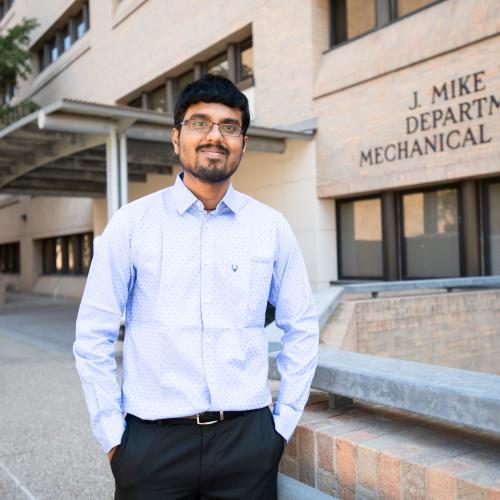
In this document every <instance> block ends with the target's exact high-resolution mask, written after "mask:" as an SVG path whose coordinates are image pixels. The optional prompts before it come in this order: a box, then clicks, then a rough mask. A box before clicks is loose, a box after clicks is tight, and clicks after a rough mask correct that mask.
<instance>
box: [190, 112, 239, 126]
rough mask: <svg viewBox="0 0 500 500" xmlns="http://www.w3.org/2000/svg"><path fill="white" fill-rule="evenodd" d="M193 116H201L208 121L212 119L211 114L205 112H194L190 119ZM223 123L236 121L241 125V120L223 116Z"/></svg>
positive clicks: (235, 122)
mask: <svg viewBox="0 0 500 500" xmlns="http://www.w3.org/2000/svg"><path fill="white" fill-rule="evenodd" d="M192 118H201V119H203V120H207V121H210V120H211V118H210V116H208V115H205V114H203V113H194V114H192V115H191V116H190V117H189V118H188V119H189V120H191V119H192ZM221 123H234V124H236V125H239V126H240V122H239V120H236V119H234V118H223V119H222V120H221Z"/></svg>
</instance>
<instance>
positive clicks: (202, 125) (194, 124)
mask: <svg viewBox="0 0 500 500" xmlns="http://www.w3.org/2000/svg"><path fill="white" fill-rule="evenodd" d="M191 126H192V127H196V128H205V127H207V126H208V122H205V121H203V120H191Z"/></svg>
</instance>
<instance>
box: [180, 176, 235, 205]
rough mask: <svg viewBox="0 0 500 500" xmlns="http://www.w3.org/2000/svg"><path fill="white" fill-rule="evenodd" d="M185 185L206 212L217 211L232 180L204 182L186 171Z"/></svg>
mask: <svg viewBox="0 0 500 500" xmlns="http://www.w3.org/2000/svg"><path fill="white" fill-rule="evenodd" d="M183 181H184V185H185V186H186V187H187V188H188V189H189V191H191V192H192V193H193V194H194V195H195V196H196V198H198V199H199V200H200V201H201V202H202V203H203V206H204V207H205V210H215V208H216V207H217V205H218V204H219V201H220V200H222V198H223V197H224V195H225V194H226V191H227V188H228V187H229V183H230V179H226V180H225V181H222V182H217V183H211V182H204V181H201V180H200V179H198V178H197V177H194V176H193V175H191V174H190V173H189V172H187V171H186V170H184V176H183Z"/></svg>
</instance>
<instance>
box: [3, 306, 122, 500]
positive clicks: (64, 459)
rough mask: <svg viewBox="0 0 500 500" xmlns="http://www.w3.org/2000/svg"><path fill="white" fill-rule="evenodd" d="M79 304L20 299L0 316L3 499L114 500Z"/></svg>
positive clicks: (7, 307) (4, 309)
mask: <svg viewBox="0 0 500 500" xmlns="http://www.w3.org/2000/svg"><path fill="white" fill-rule="evenodd" d="M76 312H77V306H76V305H75V304H72V303H64V302H58V301H54V300H46V299H43V300H40V299H32V298H29V297H25V298H22V297H17V298H16V301H15V303H13V302H12V301H11V303H10V304H9V305H7V306H6V307H4V308H3V309H1V310H0V499H2V500H17V499H23V500H25V499H27V498H29V499H34V498H36V499H50V500H56V499H74V498H78V499H80V498H81V499H92V500H96V499H111V498H113V490H114V488H113V477H112V475H111V471H110V468H109V465H108V463H107V459H106V456H105V455H104V453H103V452H102V451H101V449H100V447H99V445H98V444H97V443H96V442H95V441H94V439H93V437H92V434H91V430H90V423H89V417H88V413H87V409H86V407H85V403H84V400H83V394H82V391H81V388H80V381H79V379H78V376H77V373H76V370H75V366H74V361H73V357H72V354H71V346H72V342H73V335H74V321H75V318H76Z"/></svg>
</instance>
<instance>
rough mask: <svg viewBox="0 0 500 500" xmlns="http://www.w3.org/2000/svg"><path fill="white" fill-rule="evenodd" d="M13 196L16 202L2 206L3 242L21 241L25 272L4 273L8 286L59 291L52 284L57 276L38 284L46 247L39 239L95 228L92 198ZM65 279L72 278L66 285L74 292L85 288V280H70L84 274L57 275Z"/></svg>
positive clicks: (47, 291)
mask: <svg viewBox="0 0 500 500" xmlns="http://www.w3.org/2000/svg"><path fill="white" fill-rule="evenodd" d="M13 200H15V201H16V203H13V204H11V205H4V206H3V208H0V243H10V242H14V241H19V242H20V252H21V255H20V261H21V262H20V263H21V273H20V274H6V275H4V276H3V278H4V282H5V284H6V286H7V287H8V288H10V289H14V290H16V291H20V292H31V291H36V292H39V293H52V292H53V291H55V287H54V286H51V285H50V283H52V282H53V280H52V281H50V280H48V281H47V280H42V281H43V282H44V283H45V285H43V286H41V285H38V284H37V280H38V279H39V277H40V276H41V274H42V249H41V244H40V241H38V240H40V239H42V238H48V237H53V236H64V235H68V234H76V233H83V232H87V231H92V230H93V225H92V200H91V199H88V198H66V197H61V198H52V197H45V196H40V197H34V198H31V197H29V196H22V197H17V199H13ZM4 203H5V202H4ZM23 215H24V216H25V218H26V220H24V219H23V217H22V216H23ZM61 280H62V282H63V283H66V281H68V286H66V284H65V285H64V287H66V288H65V289H66V290H67V291H68V294H69V295H70V296H75V294H77V293H79V291H81V289H82V288H81V283H80V284H78V285H77V286H76V288H75V287H73V286H72V285H71V284H69V283H74V282H75V281H77V282H81V281H82V278H75V277H66V276H65V277H57V281H58V283H59V282H61ZM63 295H64V294H63Z"/></svg>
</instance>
